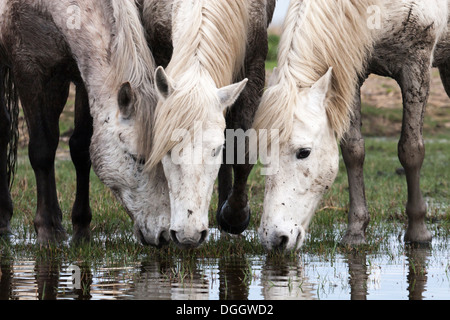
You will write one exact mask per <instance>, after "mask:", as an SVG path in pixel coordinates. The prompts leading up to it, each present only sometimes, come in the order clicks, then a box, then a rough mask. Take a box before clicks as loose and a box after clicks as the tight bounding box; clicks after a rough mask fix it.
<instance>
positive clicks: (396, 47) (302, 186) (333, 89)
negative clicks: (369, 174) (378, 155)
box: [255, 0, 450, 250]
mask: <svg viewBox="0 0 450 320" xmlns="http://www.w3.org/2000/svg"><path fill="white" fill-rule="evenodd" d="M448 8H449V2H448V1H447V0H432V1H428V0H427V1H425V0H421V1H417V0H414V1H413V0H406V1H393V0H354V1H331V0H293V1H291V5H290V8H289V11H288V15H287V18H286V22H285V25H284V28H283V34H282V38H281V42H280V49H279V57H278V69H277V70H275V72H274V73H273V75H272V76H271V79H270V81H269V83H270V85H269V88H268V89H267V90H266V91H265V93H264V95H263V98H262V102H261V105H260V107H259V109H258V112H257V115H256V118H255V128H257V129H265V130H267V129H277V130H279V131H280V133H279V134H280V146H279V147H280V157H279V159H275V160H277V161H276V163H277V164H278V168H277V170H278V171H277V173H276V174H274V175H271V176H268V177H267V178H266V190H265V198H264V212H263V215H262V219H261V226H260V229H259V234H260V237H261V239H262V242H263V244H264V246H265V247H266V248H267V249H269V250H272V249H277V248H286V249H288V250H295V249H297V248H299V247H300V246H301V244H302V243H303V241H304V239H305V236H306V235H305V233H306V230H307V228H308V225H309V223H310V221H311V218H312V216H313V215H314V212H315V210H316V209H317V206H318V205H319V203H320V200H321V198H322V196H323V194H324V193H325V192H326V190H328V189H329V187H330V185H331V184H332V183H333V181H334V179H335V177H336V174H337V171H338V168H339V166H338V162H339V151H338V148H337V144H336V136H337V137H338V139H342V138H343V139H342V140H341V148H342V154H343V158H344V161H345V165H346V167H347V172H348V181H349V191H350V208H349V213H348V228H347V232H346V234H345V235H344V237H343V239H342V243H345V244H351V245H355V244H361V243H365V241H366V237H365V236H366V235H365V231H366V228H367V225H368V223H369V219H370V218H369V214H368V209H367V203H366V198H365V190H364V179H363V164H364V157H365V150H364V139H363V137H362V135H361V99H360V87H361V85H362V84H363V82H364V80H365V79H366V78H367V76H368V75H369V74H370V73H375V74H379V75H382V76H388V77H392V78H394V79H395V80H396V81H397V82H398V83H399V85H400V88H401V90H402V94H403V108H404V112H403V126H402V133H401V138H400V141H399V144H398V156H399V159H400V162H401V164H402V166H403V167H404V169H405V173H406V181H407V184H408V201H407V204H406V214H407V216H408V227H407V230H406V233H405V237H404V238H405V241H407V242H419V243H421V242H425V243H428V242H430V241H431V238H432V236H431V233H430V232H429V231H428V229H427V227H426V224H425V216H426V213H427V206H426V203H425V201H424V198H423V196H422V193H421V191H420V170H421V167H422V163H423V160H424V156H425V147H424V141H423V136H422V127H423V118H424V113H425V106H426V103H427V98H428V94H429V89H430V71H431V67H432V65H433V63H434V65H435V66H437V67H439V70H440V71H441V77H442V80H443V83H444V86H445V88H446V90H447V92H448V93H450V90H449V88H450V78H449V61H450V60H449V58H450V43H449V34H448V33H447V24H448V15H449V10H448Z"/></svg>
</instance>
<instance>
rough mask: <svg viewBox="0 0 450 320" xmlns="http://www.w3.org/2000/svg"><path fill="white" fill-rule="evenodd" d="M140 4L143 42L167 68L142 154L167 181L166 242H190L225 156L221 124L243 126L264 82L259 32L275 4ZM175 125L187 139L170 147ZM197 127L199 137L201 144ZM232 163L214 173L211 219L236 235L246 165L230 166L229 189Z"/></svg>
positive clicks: (198, 231)
mask: <svg viewBox="0 0 450 320" xmlns="http://www.w3.org/2000/svg"><path fill="white" fill-rule="evenodd" d="M142 5H143V17H144V19H143V20H144V25H145V27H146V30H147V33H148V39H149V45H150V47H151V48H152V51H153V52H154V55H155V57H156V59H157V62H158V63H160V64H161V65H162V66H164V67H166V70H165V71H164V70H163V69H162V68H160V69H158V71H157V73H156V84H157V88H158V89H159V93H160V98H161V99H160V103H159V104H158V106H157V109H156V115H155V126H154V136H153V137H152V139H151V140H152V141H153V143H152V145H151V146H150V147H149V148H148V151H147V152H144V153H145V154H148V158H147V161H148V166H149V167H150V168H151V167H152V166H154V165H155V164H156V163H158V162H159V161H162V164H163V167H164V171H165V174H166V177H167V179H168V185H169V189H170V197H171V207H172V208H171V210H172V215H171V236H172V239H173V240H174V241H175V242H176V243H177V244H178V245H180V246H197V245H199V244H200V243H201V242H202V241H203V240H204V238H205V237H206V234H207V228H208V207H209V202H210V198H211V194H212V188H213V185H214V181H215V179H216V177H217V174H218V171H219V168H220V163H221V161H220V160H221V158H222V157H223V159H225V158H226V156H225V155H223V156H222V145H223V144H224V133H223V132H224V130H225V125H226V127H227V128H243V129H245V130H246V129H248V128H250V127H251V124H252V121H253V116H254V112H255V110H256V107H257V106H258V102H259V98H260V96H261V92H262V89H263V87H264V77H265V69H264V61H265V57H266V54H267V31H266V29H267V26H268V23H269V22H270V20H271V16H272V13H273V8H274V1H267V2H265V1H263V2H261V1H254V0H246V1H240V2H228V1H174V0H169V1H154V0H143V1H142ZM168 12H169V13H170V14H167V13H168ZM157 17H159V18H157ZM165 17H170V19H169V21H167V20H164V19H165ZM168 26H171V28H170V27H168ZM164 37H167V38H168V39H171V40H172V44H173V48H170V47H167V46H159V44H160V43H161V42H163V43H166V41H164V40H162V39H164ZM168 57H169V58H170V59H168ZM244 77H246V78H248V80H246V79H244ZM247 81H248V82H247ZM233 82H235V84H233ZM244 87H245V88H244ZM225 110H226V116H225V117H224V115H223V114H224V111H225ZM196 124H197V126H196ZM180 129H181V130H184V131H185V132H186V133H188V135H189V137H188V138H187V139H186V141H187V140H189V141H190V142H193V143H188V144H186V143H185V144H184V145H183V146H181V145H180V144H178V145H177V141H174V140H176V139H178V138H176V139H173V137H171V136H170V134H171V133H173V132H174V131H175V130H180ZM196 129H197V130H196ZM167 132H169V135H168V134H167ZM196 132H197V133H198V134H199V135H200V136H201V137H203V139H201V141H200V142H199V141H197V142H196V141H195V135H196ZM193 136H194V141H191V138H192V137H193ZM186 141H184V142H186ZM189 141H188V142H189ZM182 143H183V142H182ZM175 149H176V150H175ZM182 149H183V152H184V155H187V154H189V155H198V158H197V159H194V158H195V157H194V158H193V157H187V158H186V161H182V163H175V162H174V161H173V160H174V159H173V156H174V155H175V154H177V155H179V154H178V153H179V152H180V151H181V150H182ZM175 151H176V152H175ZM180 155H181V154H180ZM231 168H232V167H231V165H228V166H226V165H223V166H222V170H221V174H219V210H218V211H219V213H218V217H219V218H218V219H219V225H220V226H222V228H224V229H225V230H226V231H234V232H237V233H240V232H242V231H243V230H244V229H245V228H246V227H247V225H248V220H249V217H250V212H249V209H248V203H247V194H246V190H245V185H246V181H247V177H248V174H249V172H250V170H251V166H250V165H245V166H243V165H239V166H235V184H234V190H233V192H232V191H231V189H232V187H231V186H232V177H231ZM230 207H232V209H231V208H230ZM224 208H226V209H224ZM221 209H222V210H221ZM223 211H229V214H228V216H227V217H226V218H231V219H230V220H228V221H225V222H224V220H227V219H222V218H223V215H222V213H223ZM230 225H232V226H233V225H234V226H236V225H237V226H238V229H239V230H236V229H233V227H231V228H230ZM224 226H225V227H224Z"/></svg>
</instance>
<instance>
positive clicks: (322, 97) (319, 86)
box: [309, 68, 333, 108]
mask: <svg viewBox="0 0 450 320" xmlns="http://www.w3.org/2000/svg"><path fill="white" fill-rule="evenodd" d="M332 79H333V68H330V69H328V71H327V73H326V74H325V75H324V76H322V78H320V79H319V81H317V82H316V83H315V84H314V85H313V86H312V87H311V91H310V94H309V97H310V105H311V106H314V107H316V108H321V107H323V108H325V107H326V106H325V102H326V98H327V97H328V96H329V94H330V92H331V85H332Z"/></svg>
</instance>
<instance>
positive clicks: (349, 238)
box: [340, 232, 366, 247]
mask: <svg viewBox="0 0 450 320" xmlns="http://www.w3.org/2000/svg"><path fill="white" fill-rule="evenodd" d="M340 244H341V245H342V246H349V247H357V246H361V245H365V244H366V237H365V236H364V234H363V233H355V234H352V233H350V232H347V233H346V234H345V235H344V237H343V238H342V240H341V243H340Z"/></svg>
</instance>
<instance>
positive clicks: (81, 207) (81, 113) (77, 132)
mask: <svg viewBox="0 0 450 320" xmlns="http://www.w3.org/2000/svg"><path fill="white" fill-rule="evenodd" d="M91 137H92V117H91V115H90V112H89V98H88V95H87V92H86V89H85V87H84V84H83V83H78V84H77V89H76V97H75V129H74V132H73V134H72V136H71V138H70V141H69V145H70V155H71V157H72V161H73V164H74V166H75V170H76V174H77V191H76V197H75V202H74V205H73V208H72V225H73V237H72V242H74V243H78V242H81V241H88V240H90V235H91V234H90V223H91V219H92V212H91V208H90V205H89V175H90V171H91V159H90V156H89V146H90V144H91Z"/></svg>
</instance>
